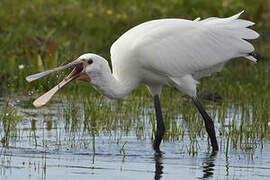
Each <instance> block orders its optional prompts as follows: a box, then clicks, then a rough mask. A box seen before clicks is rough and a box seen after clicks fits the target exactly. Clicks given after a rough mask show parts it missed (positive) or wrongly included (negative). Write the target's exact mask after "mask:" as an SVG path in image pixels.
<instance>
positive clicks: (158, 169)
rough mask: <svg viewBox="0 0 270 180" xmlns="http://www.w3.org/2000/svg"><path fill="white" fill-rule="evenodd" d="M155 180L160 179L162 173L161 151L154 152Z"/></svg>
mask: <svg viewBox="0 0 270 180" xmlns="http://www.w3.org/2000/svg"><path fill="white" fill-rule="evenodd" d="M154 158H155V166H156V169H155V180H160V179H161V177H162V174H163V171H162V170H163V166H162V164H163V163H162V152H159V153H155V157H154Z"/></svg>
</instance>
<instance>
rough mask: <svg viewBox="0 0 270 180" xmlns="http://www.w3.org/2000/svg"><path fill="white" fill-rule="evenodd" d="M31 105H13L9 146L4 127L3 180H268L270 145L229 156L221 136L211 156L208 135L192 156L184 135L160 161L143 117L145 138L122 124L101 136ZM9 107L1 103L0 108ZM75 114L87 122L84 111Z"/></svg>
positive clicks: (22, 101)
mask: <svg viewBox="0 0 270 180" xmlns="http://www.w3.org/2000/svg"><path fill="white" fill-rule="evenodd" d="M29 101H31V100H30V99H29V98H19V97H17V98H11V99H9V106H11V108H13V109H15V110H16V114H17V115H18V117H21V118H19V119H18V120H16V123H15V124H13V125H12V123H11V127H12V128H10V129H9V130H10V131H9V134H8V140H6V141H4V140H3V139H4V138H5V137H6V136H7V132H5V130H4V125H3V123H2V122H1V126H0V132H1V152H0V158H1V163H0V177H1V178H0V179H48V180H51V179H66V180H69V179H72V180H74V179H80V180H83V179H270V141H269V140H263V141H262V142H259V143H258V144H257V145H256V148H252V149H250V150H246V151H244V150H241V149H234V148H232V147H230V148H229V151H228V153H226V148H225V147H224V144H226V139H224V138H222V137H219V136H218V142H219V144H220V151H219V152H217V153H216V154H211V148H210V147H209V144H208V141H207V138H206V135H205V136H204V137H200V138H198V139H197V141H196V142H195V144H196V147H197V151H195V152H194V153H190V151H189V149H190V147H192V146H191V144H192V142H191V141H190V140H189V138H188V136H187V135H184V138H183V139H181V140H170V139H169V140H167V141H165V142H162V144H161V150H162V151H163V154H162V155H161V156H159V155H155V153H154V151H153V149H152V141H151V134H152V127H151V124H150V122H149V121H150V120H149V117H148V116H147V115H145V114H142V115H140V114H139V115H138V117H139V118H142V119H145V120H146V121H144V120H142V121H143V122H144V123H143V127H144V131H143V134H144V135H142V136H138V132H136V131H137V129H136V128H135V127H130V128H129V129H128V131H127V130H123V129H122V128H120V125H122V124H118V125H116V126H115V127H114V128H113V130H111V129H110V130H109V129H106V127H105V128H104V129H103V130H97V129H94V128H91V127H89V126H87V125H86V124H84V122H83V120H82V119H80V118H78V119H76V118H73V119H67V118H66V117H64V116H63V113H64V110H65V107H63V104H61V103H59V101H52V102H50V104H48V105H47V106H46V107H44V108H41V109H34V107H32V106H31V105H29ZM6 102H7V99H5V98H2V99H1V100H0V105H1V106H4V105H5V103H6ZM75 107H77V108H78V109H81V108H82V105H81V104H76V106H75ZM145 111H153V109H152V107H151V106H150V107H149V109H146V110H145ZM77 114H80V116H78V117H82V116H83V115H82V112H81V110H79V111H78V112H77ZM146 114H147V113H146ZM176 117H178V116H176ZM103 121H106V120H105V119H104V120H103ZM95 123H101V122H99V121H96V122H95ZM122 123H123V124H125V121H124V122H122ZM181 123H183V122H182V121H181V118H179V119H178V120H177V125H179V126H180V127H183V126H181ZM216 124H217V123H216ZM217 125H218V124H217Z"/></svg>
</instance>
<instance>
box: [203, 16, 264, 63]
mask: <svg viewBox="0 0 270 180" xmlns="http://www.w3.org/2000/svg"><path fill="white" fill-rule="evenodd" d="M243 12H244V11H241V12H240V13H238V14H236V15H234V16H231V17H228V18H216V17H211V18H207V19H204V20H202V21H199V22H200V23H202V24H204V25H205V27H207V28H208V29H209V30H211V31H213V32H218V34H219V36H222V37H224V38H225V37H226V38H227V39H230V40H231V42H232V43H234V45H235V46H236V47H238V49H239V53H240V54H239V56H243V57H245V58H247V59H248V60H250V61H252V62H255V63H256V61H257V60H256V58H254V57H253V56H252V55H251V54H250V53H252V52H253V51H254V47H253V45H252V44H251V43H249V42H248V41H246V40H249V39H257V38H258V37H259V36H260V35H259V34H258V33H257V32H256V31H254V30H252V29H249V28H248V27H250V26H252V25H254V24H255V23H253V22H251V21H248V20H243V19H238V18H239V17H240V15H241V14H242V13H243Z"/></svg>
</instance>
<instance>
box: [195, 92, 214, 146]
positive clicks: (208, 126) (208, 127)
mask: <svg viewBox="0 0 270 180" xmlns="http://www.w3.org/2000/svg"><path fill="white" fill-rule="evenodd" d="M192 100H193V102H194V104H195V105H196V107H197V109H198V110H199V112H200V113H201V115H202V117H203V119H204V123H205V128H206V131H207V133H208V136H209V137H210V140H211V144H212V148H213V151H218V143H217V138H216V132H215V127H214V122H213V121H212V119H211V118H210V117H209V115H208V114H207V112H205V110H204V108H203V106H202V104H201V103H200V101H199V99H198V98H197V97H196V96H195V97H192Z"/></svg>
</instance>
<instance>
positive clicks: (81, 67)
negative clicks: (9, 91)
mask: <svg viewBox="0 0 270 180" xmlns="http://www.w3.org/2000/svg"><path fill="white" fill-rule="evenodd" d="M72 67H74V69H73V70H72V72H71V73H70V74H69V75H68V76H67V77H66V78H64V79H63V81H61V82H60V83H59V84H58V85H56V86H55V87H54V88H52V89H51V90H49V91H48V92H46V93H45V94H43V95H42V96H40V97H39V98H37V99H36V100H35V101H34V102H33V105H34V106H35V107H41V106H43V105H45V104H47V102H48V101H49V100H50V99H51V98H52V97H53V95H54V94H55V93H56V92H57V91H58V90H59V89H60V88H62V87H63V86H65V85H66V84H68V83H70V82H71V81H72V80H74V79H77V80H82V81H86V82H89V81H90V78H89V77H88V75H87V74H86V73H85V62H84V61H83V60H78V59H77V60H75V61H73V62H71V63H69V64H67V65H64V66H60V67H57V68H54V69H52V70H48V71H45V72H41V73H38V74H34V75H31V76H27V77H26V80H27V81H28V82H32V81H34V80H37V79H39V78H41V77H44V76H46V75H48V74H50V73H52V72H56V71H61V70H64V69H67V68H72Z"/></svg>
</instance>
